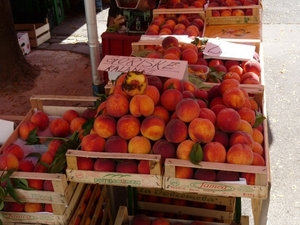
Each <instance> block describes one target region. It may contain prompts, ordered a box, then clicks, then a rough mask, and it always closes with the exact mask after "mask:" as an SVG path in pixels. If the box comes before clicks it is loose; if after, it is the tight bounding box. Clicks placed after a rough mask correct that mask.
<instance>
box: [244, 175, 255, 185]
mask: <svg viewBox="0 0 300 225" xmlns="http://www.w3.org/2000/svg"><path fill="white" fill-rule="evenodd" d="M241 177H242V178H245V179H246V182H247V184H248V185H255V173H241Z"/></svg>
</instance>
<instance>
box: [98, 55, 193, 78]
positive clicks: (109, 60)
mask: <svg viewBox="0 0 300 225" xmlns="http://www.w3.org/2000/svg"><path fill="white" fill-rule="evenodd" d="M187 68H188V64H187V61H183V60H165V59H153V58H141V57H126V56H112V55H106V56H105V57H104V58H103V59H102V60H101V63H100V65H99V67H98V70H102V71H108V72H115V73H116V75H118V73H117V72H129V71H140V72H144V73H145V74H147V75H156V76H161V77H170V78H171V77H172V78H177V79H180V80H188V71H187ZM116 78H117V77H114V79H116ZM110 79H111V77H110ZM114 79H112V80H114Z"/></svg>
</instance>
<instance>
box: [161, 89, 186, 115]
mask: <svg viewBox="0 0 300 225" xmlns="http://www.w3.org/2000/svg"><path fill="white" fill-rule="evenodd" d="M181 99H183V96H182V93H181V92H180V91H178V90H176V89H167V90H165V91H164V92H163V93H162V94H161V98H160V103H161V105H162V106H163V107H164V108H166V109H167V110H168V111H170V112H172V111H175V110H176V106H177V104H178V102H179V101H180V100H181Z"/></svg>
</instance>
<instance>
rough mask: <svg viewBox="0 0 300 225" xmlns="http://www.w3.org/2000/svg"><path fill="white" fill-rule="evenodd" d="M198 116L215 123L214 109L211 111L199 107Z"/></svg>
mask: <svg viewBox="0 0 300 225" xmlns="http://www.w3.org/2000/svg"><path fill="white" fill-rule="evenodd" d="M199 118H202V119H208V120H210V121H211V122H212V123H213V124H214V125H215V124H216V120H217V116H216V114H215V113H214V111H212V110H211V109H209V108H200V113H199Z"/></svg>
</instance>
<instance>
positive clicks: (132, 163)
mask: <svg viewBox="0 0 300 225" xmlns="http://www.w3.org/2000/svg"><path fill="white" fill-rule="evenodd" d="M137 166H138V165H137V161H136V160H134V159H126V160H123V161H120V162H118V163H117V166H116V172H117V173H137Z"/></svg>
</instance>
